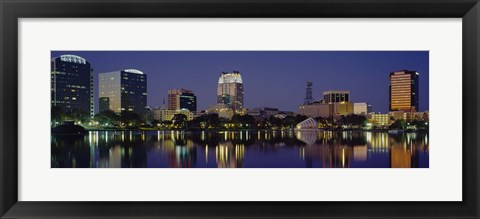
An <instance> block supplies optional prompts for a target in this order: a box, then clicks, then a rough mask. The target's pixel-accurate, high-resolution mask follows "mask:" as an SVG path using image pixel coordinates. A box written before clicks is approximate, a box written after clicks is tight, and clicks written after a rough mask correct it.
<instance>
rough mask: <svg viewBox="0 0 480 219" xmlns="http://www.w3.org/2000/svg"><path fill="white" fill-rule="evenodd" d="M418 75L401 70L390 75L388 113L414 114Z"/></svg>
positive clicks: (414, 72) (416, 101)
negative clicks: (404, 112)
mask: <svg viewBox="0 0 480 219" xmlns="http://www.w3.org/2000/svg"><path fill="white" fill-rule="evenodd" d="M418 77H419V74H418V72H416V71H408V70H402V71H397V72H392V73H390V76H389V80H390V89H389V90H390V99H389V100H390V101H389V108H390V111H408V112H416V111H418V110H419V108H418V95H419V93H418V92H419V84H418Z"/></svg>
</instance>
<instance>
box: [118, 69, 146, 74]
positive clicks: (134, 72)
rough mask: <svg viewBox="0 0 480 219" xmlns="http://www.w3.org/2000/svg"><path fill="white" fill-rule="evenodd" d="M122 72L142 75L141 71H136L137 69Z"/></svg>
mask: <svg viewBox="0 0 480 219" xmlns="http://www.w3.org/2000/svg"><path fill="white" fill-rule="evenodd" d="M123 71H124V72H128V73H133V74H139V75H143V71H140V70H137V69H125V70H123Z"/></svg>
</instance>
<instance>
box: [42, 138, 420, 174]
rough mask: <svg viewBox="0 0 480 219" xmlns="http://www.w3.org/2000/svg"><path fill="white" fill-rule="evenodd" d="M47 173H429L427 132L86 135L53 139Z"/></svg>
mask: <svg viewBox="0 0 480 219" xmlns="http://www.w3.org/2000/svg"><path fill="white" fill-rule="evenodd" d="M51 139H52V146H51V154H52V157H51V166H52V168H169V167H170V168H242V167H243V168H428V166H429V144H428V134H427V133H401V134H389V133H386V132H356V131H301V132H300V131H225V132H222V131H220V132H213V131H212V132H209V131H198V132H182V131H91V132H89V133H88V134H87V135H85V136H52V137H51Z"/></svg>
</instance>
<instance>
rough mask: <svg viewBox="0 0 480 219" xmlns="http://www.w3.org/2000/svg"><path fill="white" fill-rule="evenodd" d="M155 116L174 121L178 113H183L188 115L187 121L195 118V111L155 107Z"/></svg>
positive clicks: (159, 118) (161, 119)
mask: <svg viewBox="0 0 480 219" xmlns="http://www.w3.org/2000/svg"><path fill="white" fill-rule="evenodd" d="M152 111H153V118H154V119H155V120H158V121H172V119H173V117H174V116H175V115H177V114H183V115H185V116H186V117H187V121H190V120H193V112H191V111H189V110H188V109H180V110H169V109H165V108H159V109H154V110H152Z"/></svg>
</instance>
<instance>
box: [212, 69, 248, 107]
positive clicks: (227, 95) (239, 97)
mask: <svg viewBox="0 0 480 219" xmlns="http://www.w3.org/2000/svg"><path fill="white" fill-rule="evenodd" d="M217 103H218V104H225V105H226V106H227V107H229V108H231V109H232V110H233V111H234V112H240V111H242V110H243V80H242V76H241V75H240V72H238V71H233V72H232V73H227V72H222V74H221V75H220V77H219V78H218V86H217Z"/></svg>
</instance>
